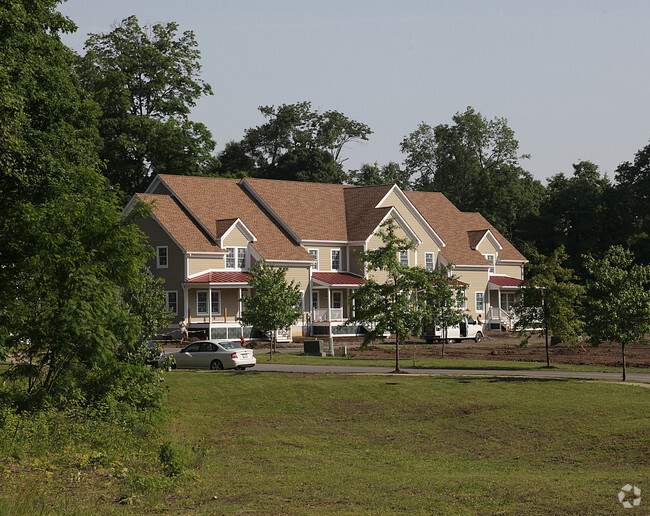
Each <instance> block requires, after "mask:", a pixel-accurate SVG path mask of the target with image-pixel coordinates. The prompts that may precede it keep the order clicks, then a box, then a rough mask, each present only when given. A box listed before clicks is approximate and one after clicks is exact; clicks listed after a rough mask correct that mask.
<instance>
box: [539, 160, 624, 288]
mask: <svg viewBox="0 0 650 516" xmlns="http://www.w3.org/2000/svg"><path fill="white" fill-rule="evenodd" d="M611 187H612V186H611V183H610V182H609V180H608V179H607V177H605V176H601V174H600V172H599V170H598V166H597V165H595V164H594V163H592V162H590V161H581V162H579V163H574V165H573V176H572V177H566V176H565V175H564V174H562V173H560V174H556V175H554V176H553V177H551V178H550V179H549V181H548V186H547V188H546V197H545V199H544V202H543V203H542V205H541V207H540V213H539V218H538V219H537V222H536V223H535V224H534V226H535V228H536V230H535V231H534V232H532V233H531V237H532V238H533V239H534V242H535V246H536V248H537V249H538V251H539V252H540V253H541V254H544V255H550V254H551V253H552V252H553V250H554V249H557V248H558V247H560V246H562V247H564V248H565V250H566V254H567V266H568V267H569V268H571V269H573V270H575V271H577V273H578V275H579V276H580V277H581V278H584V275H585V274H584V269H583V260H582V256H583V255H584V254H589V253H595V254H600V253H603V252H605V250H607V248H608V247H609V245H608V241H609V239H610V238H612V237H613V235H615V234H618V233H619V230H617V229H616V230H614V231H606V230H605V228H607V229H614V228H609V227H608V219H609V218H610V210H609V208H608V203H607V201H606V198H607V197H606V196H607V195H608V192H609V191H610V190H611ZM609 235H612V237H610V236H609Z"/></svg>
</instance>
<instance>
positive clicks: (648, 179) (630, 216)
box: [611, 144, 650, 264]
mask: <svg viewBox="0 0 650 516" xmlns="http://www.w3.org/2000/svg"><path fill="white" fill-rule="evenodd" d="M615 179H616V182H617V184H616V185H615V187H614V190H615V199H614V202H613V203H612V205H613V206H614V207H615V209H613V210H611V212H614V213H613V214H612V215H614V216H613V217H612V218H613V219H615V220H616V223H618V224H617V226H616V229H617V234H620V233H622V234H621V235H620V237H621V241H620V243H622V244H625V245H626V246H629V247H630V248H631V250H632V251H633V252H634V254H635V256H636V257H637V259H638V260H639V261H640V262H641V263H645V264H650V210H648V205H650V144H649V145H646V146H645V147H644V148H643V149H641V150H640V151H639V152H637V153H636V155H635V156H634V161H633V162H632V163H630V162H629V161H626V162H624V163H622V164H621V165H619V166H618V168H617V169H616V175H615Z"/></svg>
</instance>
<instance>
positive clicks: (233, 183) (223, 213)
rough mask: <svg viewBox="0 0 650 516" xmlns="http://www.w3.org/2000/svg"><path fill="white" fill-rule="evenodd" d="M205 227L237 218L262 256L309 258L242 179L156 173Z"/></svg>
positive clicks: (309, 259) (213, 226) (294, 259)
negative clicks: (264, 208) (244, 186)
mask: <svg viewBox="0 0 650 516" xmlns="http://www.w3.org/2000/svg"><path fill="white" fill-rule="evenodd" d="M158 177H159V178H160V179H161V180H162V181H163V182H164V183H165V184H166V185H167V186H168V188H169V189H170V190H171V191H172V192H174V194H175V195H176V196H177V197H178V198H179V200H180V201H181V202H182V203H183V204H184V205H185V206H187V208H188V209H189V210H190V211H191V212H192V213H193V214H194V216H196V217H197V218H198V219H199V220H200V221H201V223H202V224H203V225H204V226H205V227H206V228H210V229H211V230H212V228H214V230H215V231H216V229H217V226H216V225H217V222H216V221H224V220H228V219H237V218H240V219H241V220H242V222H243V223H244V224H246V227H248V228H249V229H250V230H251V232H252V233H253V235H255V237H256V238H257V241H256V242H254V243H252V244H251V246H252V247H253V248H254V249H255V250H256V251H257V252H258V253H259V254H260V255H261V256H262V258H264V259H265V260H289V261H311V260H312V258H311V256H309V253H308V252H307V251H306V250H305V249H304V248H302V247H300V246H299V245H297V244H296V243H294V242H293V241H292V240H291V239H290V237H289V235H287V234H286V232H285V231H284V230H282V229H281V227H280V226H279V225H278V224H276V223H275V222H274V221H273V219H272V218H271V217H270V216H269V214H268V213H267V212H266V211H264V210H263V209H262V207H261V205H260V204H259V203H258V202H257V201H256V200H255V199H254V198H253V197H252V195H250V194H249V193H248V192H247V191H246V190H245V189H244V188H243V186H240V185H239V182H240V181H241V180H239V179H228V178H215V177H197V176H174V175H159V176H158Z"/></svg>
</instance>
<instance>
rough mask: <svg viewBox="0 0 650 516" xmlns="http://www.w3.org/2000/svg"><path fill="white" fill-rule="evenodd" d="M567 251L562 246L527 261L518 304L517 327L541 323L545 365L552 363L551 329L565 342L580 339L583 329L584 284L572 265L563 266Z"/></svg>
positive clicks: (527, 327)
mask: <svg viewBox="0 0 650 516" xmlns="http://www.w3.org/2000/svg"><path fill="white" fill-rule="evenodd" d="M566 259H567V254H566V251H565V250H564V248H563V247H560V248H558V249H556V250H555V251H553V253H552V254H551V255H550V256H548V257H546V256H543V255H538V256H536V257H535V258H533V259H532V261H531V263H529V264H527V267H526V274H525V277H526V278H527V280H526V283H525V285H524V286H523V287H521V289H520V292H521V297H520V300H519V301H518V302H517V303H516V304H515V314H516V315H517V319H518V320H517V323H516V324H515V329H517V330H519V331H521V332H523V331H526V330H527V329H530V328H536V327H538V326H539V325H540V324H541V328H542V332H543V334H544V337H545V343H546V366H547V367H550V366H551V357H550V352H549V333H550V334H551V335H554V336H556V337H558V338H559V339H561V340H562V341H563V342H566V343H576V342H578V341H579V340H580V339H581V337H582V335H583V330H584V324H583V322H582V320H581V318H580V308H581V301H582V297H583V295H584V290H585V289H584V287H583V286H582V285H579V284H577V283H575V282H574V280H575V279H576V277H575V276H574V274H573V270H572V269H568V268H566V267H564V265H563V264H564V262H565V261H566Z"/></svg>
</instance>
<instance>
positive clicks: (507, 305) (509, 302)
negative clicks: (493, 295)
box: [501, 292, 515, 312]
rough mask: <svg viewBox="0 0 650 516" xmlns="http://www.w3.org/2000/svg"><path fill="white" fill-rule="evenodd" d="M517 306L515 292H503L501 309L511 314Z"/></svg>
mask: <svg viewBox="0 0 650 516" xmlns="http://www.w3.org/2000/svg"><path fill="white" fill-rule="evenodd" d="M514 304H515V294H514V292H501V309H502V310H505V311H506V312H509V311H510V310H512V307H513V306H514Z"/></svg>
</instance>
